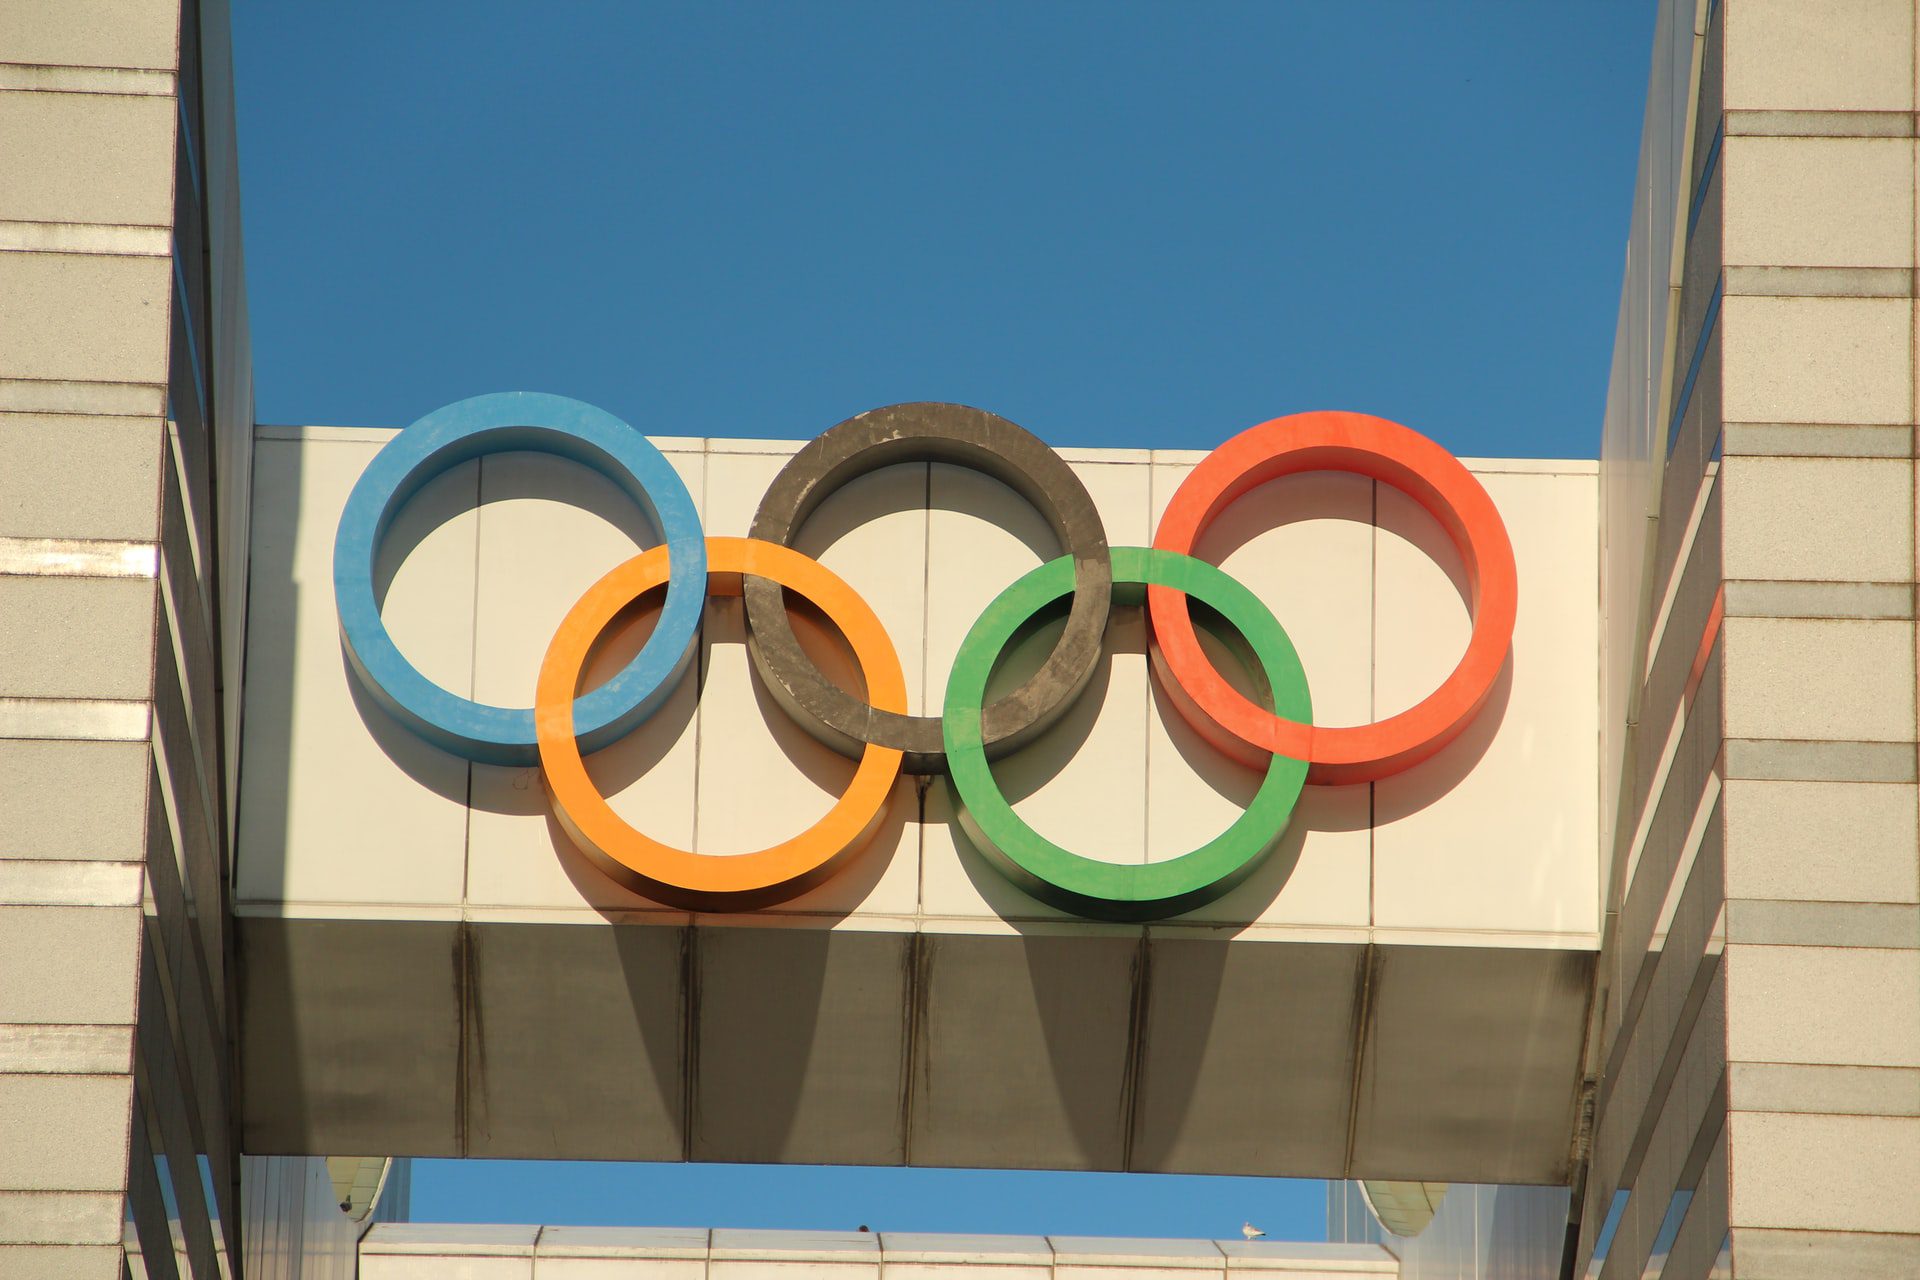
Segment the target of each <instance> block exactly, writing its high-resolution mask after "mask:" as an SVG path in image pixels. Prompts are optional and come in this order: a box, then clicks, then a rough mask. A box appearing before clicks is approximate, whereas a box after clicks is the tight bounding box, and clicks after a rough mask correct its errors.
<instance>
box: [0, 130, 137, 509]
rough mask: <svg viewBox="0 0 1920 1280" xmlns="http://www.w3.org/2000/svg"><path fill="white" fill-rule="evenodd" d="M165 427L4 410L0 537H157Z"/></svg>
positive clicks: (0, 423)
mask: <svg viewBox="0 0 1920 1280" xmlns="http://www.w3.org/2000/svg"><path fill="white" fill-rule="evenodd" d="M5 96H6V95H5V94H0V97H5ZM163 431H164V426H163V424H162V422H161V420H160V419H158V418H83V417H77V416H73V417H69V416H66V415H41V414H24V413H19V414H15V413H5V414H0V456H4V457H5V458H6V459H7V466H6V469H5V470H4V471H0V537H26V538H128V539H140V540H151V539H153V538H154V537H155V536H156V535H157V534H158V533H159V529H160V502H159V497H158V495H159V492H160V458H161V449H162V447H163V446H162V443H161V442H162V440H163V438H164V437H163V434H162V433H163Z"/></svg>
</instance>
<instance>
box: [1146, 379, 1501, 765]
mask: <svg viewBox="0 0 1920 1280" xmlns="http://www.w3.org/2000/svg"><path fill="white" fill-rule="evenodd" d="M1303 471H1346V472H1351V473H1353V474H1354V475H1362V476H1366V477H1368V478H1369V479H1373V480H1378V481H1380V482H1382V483H1384V484H1389V485H1392V486H1393V487H1394V488H1396V489H1398V490H1400V491H1401V492H1402V493H1404V494H1406V495H1407V496H1408V497H1410V498H1412V499H1413V500H1414V501H1415V502H1418V503H1419V504H1420V505H1421V506H1422V507H1425V508H1426V509H1427V511H1428V512H1429V513H1430V514H1431V515H1432V516H1433V518H1434V519H1435V520H1438V521H1439V522H1440V527H1441V528H1442V529H1444V530H1446V532H1447V536H1448V537H1449V538H1451V539H1452V540H1453V545H1454V546H1455V547H1456V548H1458V549H1459V552H1460V559H1461V560H1462V562H1463V563H1464V564H1465V566H1466V572H1467V583H1468V597H1469V602H1470V605H1471V608H1472V610H1473V635H1472V637H1471V638H1470V639H1469V640H1468V641H1467V651H1466V653H1465V654H1464V655H1463V656H1462V657H1461V659H1460V665H1459V666H1457V667H1455V668H1454V669H1453V673H1452V674H1451V675H1449V676H1448V677H1447V678H1446V679H1445V680H1444V681H1442V682H1441V684H1440V687H1439V688H1437V689H1435V690H1434V691H1433V692H1432V693H1430V694H1428V695H1427V696H1426V698H1425V699H1423V700H1422V701H1421V702H1419V703H1417V704H1416V705H1414V706H1412V707H1409V708H1408V709H1407V710H1405V711H1402V712H1400V713H1399V714H1398V715H1393V716H1389V717H1387V718H1386V719H1385V720H1376V721H1375V722H1374V723H1372V724H1366V725H1356V726H1352V727H1344V726H1343V727H1339V728H1316V727H1315V726H1313V725H1310V724H1302V723H1300V722H1299V721H1297V720H1288V719H1285V718H1283V717H1281V716H1276V715H1274V714H1273V713H1272V712H1270V711H1267V710H1266V709H1264V708H1262V707H1259V706H1256V705H1254V704H1253V703H1252V702H1251V701H1249V700H1248V699H1247V698H1246V697H1245V696H1244V695H1243V694H1241V693H1240V692H1239V691H1238V690H1237V689H1235V688H1234V687H1233V686H1232V685H1230V684H1228V683H1227V682H1226V681H1225V680H1224V679H1222V678H1221V676H1220V673H1219V672H1218V671H1216V670H1215V669H1214V667H1213V663H1212V662H1211V661H1209V660H1208V658H1207V656H1206V654H1205V652H1204V651H1202V649H1201V648H1200V642H1199V639H1198V638H1197V637H1196V636H1195V635H1194V630H1193V619H1192V617H1191V616H1190V615H1189V614H1188V612H1187V597H1186V595H1185V594H1184V593H1182V592H1179V591H1176V590H1174V589H1173V588H1171V587H1155V586H1150V587H1148V588H1147V607H1148V610H1149V613H1150V615H1151V617H1152V621H1153V628H1152V631H1153V643H1154V647H1155V649H1156V651H1157V652H1156V654H1155V657H1156V659H1157V665H1159V666H1160V667H1161V669H1162V671H1163V672H1164V673H1165V674H1166V675H1167V676H1168V677H1170V680H1169V685H1170V687H1172V688H1174V689H1176V690H1177V692H1178V694H1180V695H1183V696H1177V697H1175V699H1174V702H1175V704H1176V705H1177V706H1179V707H1180V709H1181V712H1182V714H1183V716H1184V718H1185V719H1186V720H1187V722H1188V723H1189V724H1191V725H1192V726H1193V728H1194V730H1195V731H1196V732H1198V733H1199V734H1200V735H1201V736H1202V737H1205V738H1206V739H1207V740H1208V741H1209V742H1211V743H1213V744H1214V745H1215V746H1217V747H1220V748H1221V749H1223V750H1226V751H1229V752H1233V753H1235V754H1244V753H1245V751H1246V747H1247V745H1248V744H1250V745H1252V746H1254V747H1257V748H1259V749H1261V750H1263V751H1270V752H1273V753H1274V754H1276V755H1283V756H1290V757H1292V758H1293V759H1295V760H1305V761H1307V762H1308V763H1309V764H1310V766H1311V768H1310V769H1309V771H1308V774H1307V780H1308V781H1310V782H1317V783H1323V784H1329V785H1341V784H1345V783H1352V782H1372V781H1374V780H1376V779H1379V778H1384V777H1387V776H1389V775H1391V774H1395V773H1398V772H1400V771H1401V770H1402V769H1406V768H1409V767H1411V766H1413V765H1416V764H1419V763H1420V762H1421V761H1422V760H1425V759H1427V758H1428V757H1429V756H1431V755H1433V754H1434V753H1435V752H1437V751H1439V750H1440V749H1441V748H1442V747H1444V746H1446V745H1447V744H1448V743H1449V742H1451V741H1453V739H1454V738H1455V737H1456V736H1457V735H1458V734H1459V733H1460V731H1461V730H1462V729H1464V728H1466V727H1467V725H1468V724H1469V723H1470V722H1471V721H1472V720H1473V717H1474V714H1475V713H1476V712H1478V711H1479V710H1480V708H1481V706H1482V705H1484V704H1485V702H1486V700H1487V695H1488V694H1490V693H1492V692H1493V685H1494V681H1495V680H1497V679H1498V678H1499V675H1500V668H1501V666H1502V665H1504V664H1505V662H1506V659H1507V650H1508V649H1509V648H1510V647H1511V645H1512V643H1513V620H1514V615H1515V612H1516V610H1517V608H1518V604H1519V597H1520V589H1519V579H1518V574H1517V573H1516V572H1515V570H1514V563H1513V544H1512V542H1510V541H1509V540H1508V538H1507V528H1506V525H1505V524H1503V523H1502V522H1501V520H1500V513H1499V512H1498V511H1496V510H1495V509H1494V505H1493V499H1491V498H1489V497H1488V496H1487V491H1486V490H1485V489H1483V488H1481V486H1480V482H1479V481H1478V480H1476V479H1474V478H1473V475H1472V474H1471V473H1470V472H1469V471H1468V470H1467V469H1466V468H1465V467H1463V466H1461V465H1460V460H1459V459H1457V458H1455V457H1454V456H1453V455H1452V454H1450V453H1448V452H1447V451H1446V450H1445V449H1443V448H1441V447H1440V446H1439V445H1437V444H1435V443H1434V442H1433V441H1431V440H1429V439H1427V438H1426V437H1425V436H1423V435H1421V434H1420V433H1419V432H1417V431H1414V430H1412V429H1411V428H1408V427H1403V426H1401V425H1400V424H1399V423H1397V422H1389V421H1387V420H1386V419H1385V418H1376V417H1373V416H1371V415H1369V414H1364V413H1338V412H1330V411H1323V412H1318V413H1297V414H1293V415H1291V416H1288V417H1285V418H1275V419H1273V420H1272V421H1271V422H1263V423H1261V424H1260V425H1259V426H1257V427H1249V428H1247V429H1246V430H1245V431H1242V432H1241V433H1240V434H1239V435H1237V436H1235V437H1233V438H1232V439H1231V440H1229V441H1227V442H1226V443H1225V444H1223V445H1221V446H1220V447H1219V448H1217V449H1215V450H1214V451H1213V452H1212V453H1210V454H1208V455H1207V456H1206V458H1205V460H1203V461H1202V462H1201V463H1200V465H1199V466H1198V467H1196V468H1194V471H1193V473H1192V474H1191V475H1189V476H1188V477H1187V478H1186V480H1184V481H1183V482H1182V483H1181V485H1180V488H1179V489H1178V490H1176V491H1175V493H1174V495H1173V502H1172V503H1171V504H1170V505H1169V506H1168V507H1167V511H1166V514H1165V515H1163V516H1161V517H1160V527H1159V529H1158V530H1156V531H1155V534H1154V540H1153V545H1154V546H1156V547H1158V548H1159V549H1161V550H1163V551H1176V552H1179V553H1180V554H1182V555H1192V554H1193V546H1194V543H1195V542H1197V541H1198V540H1199V537H1200V533H1201V531H1202V530H1203V529H1205V528H1206V527H1207V525H1208V524H1209V523H1210V522H1211V521H1212V520H1213V518H1214V517H1215V516H1217V515H1219V514H1220V512H1221V511H1223V510H1224V509H1225V508H1226V507H1227V505H1228V504H1230V503H1231V502H1233V500H1234V499H1236V498H1238V497H1239V496H1240V495H1242V494H1244V493H1246V492H1247V491H1248V490H1250V489H1254V488H1256V487H1258V486H1260V485H1263V484H1265V483H1266V482H1267V481H1269V480H1276V479H1279V478H1280V477H1281V476H1290V475H1295V474H1298V473H1300V472H1303Z"/></svg>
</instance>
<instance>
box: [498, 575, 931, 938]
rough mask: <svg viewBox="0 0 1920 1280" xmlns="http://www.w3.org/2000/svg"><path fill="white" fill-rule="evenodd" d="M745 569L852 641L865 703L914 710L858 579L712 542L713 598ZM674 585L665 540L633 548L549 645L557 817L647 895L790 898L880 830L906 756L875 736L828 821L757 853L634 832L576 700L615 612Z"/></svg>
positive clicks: (544, 706) (538, 726)
mask: <svg viewBox="0 0 1920 1280" xmlns="http://www.w3.org/2000/svg"><path fill="white" fill-rule="evenodd" d="M741 574H751V575H753V576H754V577H757V578H766V579H767V580H769V581H771V582H777V583H779V584H780V585H781V586H783V587H786V588H787V589H788V590H790V591H796V592H798V593H800V594H801V595H803V596H805V597H806V598H807V599H808V600H811V601H812V602H813V603H814V604H815V605H816V606H818V607H819V609H820V611H821V612H822V613H824V614H825V615H826V616H827V618H828V620H829V621H831V622H832V623H833V624H834V626H835V627H837V628H838V629H839V631H840V634H841V635H842V636H844V637H846V640H847V643H848V644H849V645H850V646H851V647H852V649H853V654H854V658H855V660H856V661H857V662H858V663H859V664H860V670H861V673H862V675H863V676H864V677H865V679H866V682H867V700H868V702H869V703H871V704H872V705H873V706H875V707H878V708H880V709H881V710H883V711H895V712H899V713H900V714H902V715H904V714H906V710H907V682H906V677H905V675H903V674H902V672H901V670H900V657H899V655H898V654H897V653H895V652H894V648H893V642H892V641H891V640H890V639H888V637H887V633H886V631H885V629H884V628H882V626H881V625H880V619H879V618H877V617H875V616H874V613H873V610H872V609H871V608H869V607H868V606H867V603H866V601H864V600H862V599H861V598H860V597H859V596H858V595H856V594H855V593H854V590H853V588H852V587H850V586H848V585H847V584H846V583H845V582H842V581H841V580H840V579H839V578H838V577H836V576H835V575H834V574H833V573H832V572H831V571H830V570H828V569H827V568H826V567H825V566H824V565H822V564H820V563H819V561H817V560H812V559H809V558H808V557H806V556H804V555H802V554H800V553H799V552H798V551H794V550H791V549H789V548H787V547H783V546H779V545H778V544H776V543H771V542H760V541H756V540H755V539H752V538H708V539H707V591H708V594H709V595H714V594H724V595H738V594H740V575H741ZM666 581H667V548H666V547H664V546H660V547H655V548H653V549H652V550H651V551H646V552H643V553H642V554H640V555H637V556H635V557H634V558H633V559H631V560H629V561H627V562H626V563H625V564H622V565H621V566H620V567H619V568H617V569H615V570H613V572H611V573H609V574H607V576H606V577H604V578H602V579H600V581H598V582H596V583H594V584H593V586H591V587H589V588H588V589H587V593H586V594H585V595H583V596H581V597H580V599H579V601H578V602H577V603H576V604H575V605H574V606H573V608H572V609H570V610H568V612H567V616H566V619H565V621H563V622H562V623H561V624H560V629H559V631H557V632H556V633H555V634H554V637H553V641H552V643H550V644H549V645H548V646H547V656H546V658H545V659H543V660H542V662H541V664H540V682H539V686H538V692H537V693H536V695H535V698H534V733H535V737H536V738H537V740H538V742H539V746H540V765H541V769H542V771H543V772H544V773H545V774H546V778H547V792H548V794H549V795H550V796H551V797H552V800H553V811H554V815H555V816H556V817H558V818H559V820H560V825H561V826H562V827H565V828H566V831H567V834H568V835H569V836H571V837H572V838H573V842H574V843H575V844H576V845H578V846H579V847H580V850H581V852H582V853H585V854H586V855H587V856H588V857H589V858H591V859H593V861H594V862H595V864H596V865H598V866H599V867H600V869H601V870H603V871H605V872H606V873H607V874H608V875H610V876H612V877H613V878H614V879H616V880H618V881H620V882H621V883H622V884H625V885H626V886H628V887H629V888H632V889H635V890H637V891H639V892H641V893H644V894H646V895H647V896H648V897H650V898H655V899H658V900H659V901H661V902H665V903H668V904H670V905H672V906H677V907H682V908H685V909H687V910H690V911H738V910H743V909H751V908H754V907H761V906H766V905H768V904H770V903H775V902H784V901H786V900H787V899H789V898H792V897H794V896H796V895H798V894H801V893H804V892H806V891H807V890H808V889H811V888H813V887H814V886H815V885H818V884H820V883H822V882H823V881H825V880H826V879H827V878H828V877H830V876H832V875H833V874H834V873H835V872H836V871H838V870H839V869H840V868H841V866H842V865H843V864H845V863H846V861H847V860H848V859H850V858H852V857H853V856H854V855H855V854H856V853H858V852H859V851H860V850H861V849H862V848H864V847H865V846H866V844H867V842H868V840H870V839H871V838H872V837H873V833H874V832H875V831H876V830H877V829H878V828H879V826H880V819H881V817H882V815H884V814H885V812H886V807H887V800H888V797H890V796H891V795H892V794H893V783H894V779H896V778H897V777H899V775H900V752H899V751H896V750H892V749H890V748H887V747H877V746H873V745H871V744H869V745H868V746H867V749H866V750H865V751H864V752H863V753H862V754H861V756H860V764H859V767H858V768H857V769H856V770H855V771H854V775H853V781H852V782H850V783H849V784H848V785H847V789H846V792H845V793H844V794H842V795H841V797H840V798H839V799H838V800H837V801H835V802H834V805H833V808H831V809H830V810H828V811H827V815H826V816H825V817H824V818H822V819H820V821H818V822H816V823H814V824H813V825H812V826H811V827H808V828H807V829H806V830H805V831H803V832H801V833H800V834H799V835H797V836H794V837H793V838H792V839H789V840H783V841H781V842H780V843H779V844H776V845H773V846H771V847H769V848H765V849H760V850H757V851H756V852H753V853H743V854H736V855H732V856H724V855H716V854H702V853H693V852H691V851H689V850H686V849H676V848H674V847H673V846H671V845H666V844H662V843H660V842H659V841H658V840H654V839H651V838H650V837H648V836H645V835H643V834H641V833H640V832H639V831H637V830H635V829H634V828H633V827H632V826H630V825H629V824H628V823H627V821H626V820H625V819H624V818H622V817H621V816H620V815H619V814H617V813H615V812H614V811H613V806H612V805H610V804H608V803H607V799H606V797H605V796H603V795H601V794H600V789H599V788H598V787H596V786H595V785H594V783H593V780H592V779H591V778H590V777H588V776H587V765H586V761H585V759H583V758H582V756H581V754H580V743H579V741H578V740H577V739H576V738H575V737H574V734H573V707H574V696H575V690H576V689H577V688H578V686H579V683H580V675H581V671H582V669H583V668H584V667H585V665H586V659H587V654H588V652H589V650H590V649H591V648H592V647H593V643H594V641H595V640H597V639H598V638H599V636H600V633H601V632H602V631H603V630H605V629H606V626H607V624H608V623H609V622H611V621H612V620H613V618H614V615H616V614H618V613H619V612H620V611H621V610H622V609H624V608H626V607H627V606H628V605H629V604H631V603H632V602H633V601H635V600H637V599H639V598H640V597H641V596H642V595H644V594H645V593H646V592H648V591H650V590H652V589H653V588H655V587H658V586H660V585H661V584H662V583H664V582H666Z"/></svg>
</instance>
